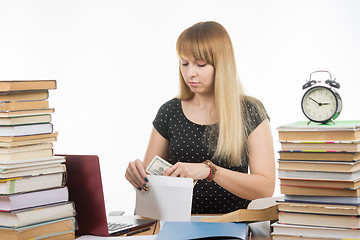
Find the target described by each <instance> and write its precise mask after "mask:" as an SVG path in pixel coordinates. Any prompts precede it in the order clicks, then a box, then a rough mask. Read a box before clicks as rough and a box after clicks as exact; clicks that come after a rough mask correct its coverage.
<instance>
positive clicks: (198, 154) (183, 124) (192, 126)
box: [153, 98, 268, 214]
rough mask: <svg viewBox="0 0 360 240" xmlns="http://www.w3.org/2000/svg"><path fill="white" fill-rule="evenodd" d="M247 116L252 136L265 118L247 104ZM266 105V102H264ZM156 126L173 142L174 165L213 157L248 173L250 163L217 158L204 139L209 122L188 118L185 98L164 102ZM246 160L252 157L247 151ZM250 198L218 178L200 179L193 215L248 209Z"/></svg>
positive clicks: (196, 188) (195, 191)
mask: <svg viewBox="0 0 360 240" xmlns="http://www.w3.org/2000/svg"><path fill="white" fill-rule="evenodd" d="M244 106H246V108H247V111H246V113H247V114H246V115H248V116H246V117H247V119H248V120H247V121H248V122H255V124H250V125H251V126H252V127H251V128H249V127H247V129H246V131H247V134H248V135H249V134H250V133H251V132H252V131H253V130H254V129H255V128H256V127H257V126H258V125H259V124H260V123H261V122H262V121H263V120H264V119H265V118H268V116H267V115H266V116H261V115H260V114H259V113H258V111H257V108H256V107H255V106H254V105H252V104H250V103H245V105H244ZM261 106H262V104H261ZM153 126H154V128H155V129H156V130H157V131H158V132H159V133H160V134H161V135H162V136H163V137H164V138H166V139H167V140H168V141H169V158H168V159H167V160H168V161H169V162H170V163H171V164H175V163H176V162H191V163H201V162H204V161H205V160H208V159H210V160H212V161H213V162H214V163H215V164H216V165H218V166H221V167H225V168H228V169H231V170H234V171H238V172H243V173H247V172H248V164H245V165H243V166H236V167H228V166H226V164H224V160H223V161H221V159H213V155H214V151H211V150H209V146H208V141H207V140H206V138H204V133H205V127H206V125H199V124H196V123H193V122H191V121H190V120H189V119H187V118H186V117H185V115H184V113H183V111H182V107H181V100H180V99H178V98H174V99H172V100H170V101H168V102H166V103H165V104H163V105H162V106H161V107H160V109H159V111H158V113H157V115H156V117H155V120H154V121H153ZM243 158H244V159H245V162H246V163H247V162H248V156H247V155H246V154H243ZM249 202H250V201H249V200H246V199H242V198H239V197H237V196H235V195H234V194H232V193H230V192H228V191H227V190H225V189H224V188H222V187H220V186H219V185H217V184H216V183H215V182H214V181H212V182H210V183H209V182H207V181H206V180H199V181H198V182H197V184H196V185H195V187H194V190H193V201H192V213H193V214H217V213H228V212H232V211H235V210H237V209H240V208H247V205H248V204H249Z"/></svg>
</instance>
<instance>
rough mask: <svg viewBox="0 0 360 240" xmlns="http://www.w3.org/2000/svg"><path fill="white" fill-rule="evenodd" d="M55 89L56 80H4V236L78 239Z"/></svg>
mask: <svg viewBox="0 0 360 240" xmlns="http://www.w3.org/2000/svg"><path fill="white" fill-rule="evenodd" d="M51 89H56V81H55V80H41V81H40V80H39V81H37V80H35V81H0V240H3V239H4V240H5V239H6V240H11V239H16V240H23V239H24V240H25V239H62V240H67V239H74V238H75V235H74V230H75V229H74V228H75V227H74V225H75V224H74V223H75V219H74V215H75V211H74V206H73V203H72V202H69V198H68V195H69V193H68V189H67V187H66V186H65V179H66V168H65V164H64V162H65V159H64V157H57V156H54V154H53V142H54V141H56V138H57V132H54V131H53V125H52V123H51V116H52V115H51V114H52V113H53V112H54V109H53V108H49V102H48V97H49V90H51Z"/></svg>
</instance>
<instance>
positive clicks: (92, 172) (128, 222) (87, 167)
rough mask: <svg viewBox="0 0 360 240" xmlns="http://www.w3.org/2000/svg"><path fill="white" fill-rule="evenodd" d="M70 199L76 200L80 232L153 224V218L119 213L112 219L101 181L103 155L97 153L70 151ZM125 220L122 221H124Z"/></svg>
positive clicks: (112, 233)
mask: <svg viewBox="0 0 360 240" xmlns="http://www.w3.org/2000/svg"><path fill="white" fill-rule="evenodd" d="M57 155H58V156H65V157H66V163H65V164H66V171H67V181H66V186H67V187H68V189H69V201H73V202H74V203H75V210H76V221H77V225H78V229H77V230H76V234H77V235H96V236H115V235H121V234H125V233H128V232H131V231H134V230H137V229H141V228H145V227H148V226H151V225H152V224H154V223H155V222H156V220H152V219H136V218H135V217H130V218H126V217H125V218H124V221H123V220H121V219H122V217H119V218H118V219H117V220H116V222H115V221H114V222H113V223H111V222H108V219H107V216H106V210H105V201H104V193H103V187H102V181H101V172H100V164H99V157H98V156H96V155H66V154H57ZM120 221H121V222H120Z"/></svg>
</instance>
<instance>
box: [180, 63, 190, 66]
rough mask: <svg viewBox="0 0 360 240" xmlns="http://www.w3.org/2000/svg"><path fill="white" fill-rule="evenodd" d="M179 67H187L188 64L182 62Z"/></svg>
mask: <svg viewBox="0 0 360 240" xmlns="http://www.w3.org/2000/svg"><path fill="white" fill-rule="evenodd" d="M181 65H182V66H184V67H185V66H187V65H189V63H187V62H182V63H181Z"/></svg>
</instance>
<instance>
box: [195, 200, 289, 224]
mask: <svg viewBox="0 0 360 240" xmlns="http://www.w3.org/2000/svg"><path fill="white" fill-rule="evenodd" d="M282 199H283V197H269V198H259V199H256V200H253V201H251V202H250V203H249V205H248V208H247V209H239V210H236V211H233V212H230V213H227V214H224V215H221V216H218V217H203V218H202V219H201V221H202V222H258V221H277V220H278V213H277V210H278V205H277V202H276V201H278V200H282Z"/></svg>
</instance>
